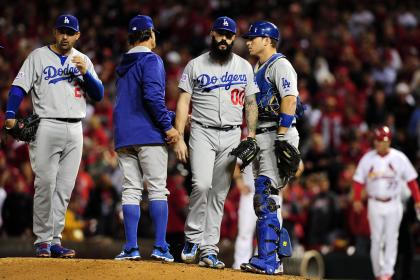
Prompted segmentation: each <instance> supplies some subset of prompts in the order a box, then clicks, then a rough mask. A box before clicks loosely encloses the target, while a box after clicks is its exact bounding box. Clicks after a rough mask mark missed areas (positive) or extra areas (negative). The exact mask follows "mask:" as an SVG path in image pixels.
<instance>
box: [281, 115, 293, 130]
mask: <svg viewBox="0 0 420 280" xmlns="http://www.w3.org/2000/svg"><path fill="white" fill-rule="evenodd" d="M294 118H295V116H293V115H288V114H285V113H280V120H279V124H280V126H283V127H287V128H289V127H291V126H292V122H293V119H294Z"/></svg>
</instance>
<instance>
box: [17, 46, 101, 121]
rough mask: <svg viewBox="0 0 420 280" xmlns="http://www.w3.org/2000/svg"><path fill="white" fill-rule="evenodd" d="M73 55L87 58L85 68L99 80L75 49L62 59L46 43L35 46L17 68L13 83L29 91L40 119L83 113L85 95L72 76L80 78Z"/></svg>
mask: <svg viewBox="0 0 420 280" xmlns="http://www.w3.org/2000/svg"><path fill="white" fill-rule="evenodd" d="M76 55H78V56H81V57H82V58H84V59H85V60H86V62H87V69H88V71H89V72H90V73H91V74H92V76H93V77H95V78H96V79H98V75H97V74H96V72H95V70H94V68H93V64H92V62H91V61H90V59H89V58H88V57H87V56H86V55H84V54H83V53H81V52H79V51H78V50H76V49H74V48H73V49H72V50H71V52H70V55H69V56H68V57H67V59H65V60H64V58H63V59H61V57H60V56H59V55H58V54H56V53H55V52H53V51H52V50H51V49H50V47H49V46H44V47H42V48H38V49H35V50H34V51H33V52H32V53H30V54H29V56H28V57H27V58H26V60H25V62H24V63H23V65H22V67H21V69H20V70H19V73H18V74H17V76H16V78H15V80H14V81H13V85H15V86H19V87H21V88H22V89H23V90H25V92H27V93H31V94H32V103H33V107H34V113H36V114H38V115H39V116H40V117H41V118H79V119H80V118H84V117H85V116H86V99H85V94H84V92H83V90H82V89H81V88H80V86H79V85H78V83H77V81H76V79H75V77H77V78H79V79H80V80H83V77H82V74H81V73H80V71H79V70H78V69H77V68H76V67H75V66H74V64H73V63H72V62H71V60H72V58H73V57H74V56H76ZM63 61H64V62H63Z"/></svg>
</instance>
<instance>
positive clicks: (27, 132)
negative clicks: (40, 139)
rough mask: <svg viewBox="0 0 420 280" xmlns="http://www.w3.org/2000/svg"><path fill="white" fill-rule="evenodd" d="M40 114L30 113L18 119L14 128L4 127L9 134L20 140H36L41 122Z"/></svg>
mask: <svg viewBox="0 0 420 280" xmlns="http://www.w3.org/2000/svg"><path fill="white" fill-rule="evenodd" d="M40 120H41V119H40V118H39V116H38V115H36V114H34V115H30V116H28V117H26V118H21V119H16V122H15V125H14V126H13V127H12V128H6V127H4V128H3V129H4V130H5V131H6V133H7V134H9V135H11V136H12V137H13V138H15V139H16V140H19V141H25V142H28V143H29V142H31V141H33V140H35V134H36V131H37V129H38V125H39V122H40Z"/></svg>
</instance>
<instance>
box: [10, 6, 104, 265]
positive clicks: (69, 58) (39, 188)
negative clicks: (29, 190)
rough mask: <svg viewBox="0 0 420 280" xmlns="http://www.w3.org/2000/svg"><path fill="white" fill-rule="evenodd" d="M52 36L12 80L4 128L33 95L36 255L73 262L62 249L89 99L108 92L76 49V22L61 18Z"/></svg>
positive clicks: (31, 146) (71, 252) (70, 253)
mask: <svg viewBox="0 0 420 280" xmlns="http://www.w3.org/2000/svg"><path fill="white" fill-rule="evenodd" d="M53 34H54V38H55V42H54V43H53V44H51V45H47V46H44V47H41V48H38V49H35V50H34V51H32V52H31V53H30V54H29V56H28V57H27V58H26V60H25V62H24V63H23V66H22V68H21V69H20V70H19V73H18V74H17V76H16V78H15V80H14V81H13V84H12V87H11V90H10V93H9V99H8V102H7V111H6V124H5V125H6V128H9V129H10V128H12V127H13V126H14V123H15V122H16V112H17V110H18V107H19V105H20V103H21V101H22V99H23V98H24V96H25V95H26V94H31V97H32V104H33V108H34V113H35V114H37V115H39V117H40V118H41V121H40V123H39V126H38V130H37V132H36V139H35V140H34V141H33V142H31V143H30V144H29V155H30V160H31V165H32V169H33V171H34V173H35V194H34V213H33V231H34V234H35V235H36V240H35V249H36V256H38V257H50V256H51V257H74V256H75V251H74V250H71V249H67V248H64V247H62V246H61V232H62V231H63V228H64V215H65V213H66V209H67V205H68V203H69V200H70V196H71V193H72V190H73V188H74V184H75V180H76V176H77V172H78V169H79V165H80V160H81V156H82V147H83V133H82V122H81V119H82V118H84V117H85V115H86V94H87V95H88V96H89V97H90V98H91V99H92V100H94V101H100V100H101V99H102V97H103V94H104V88H103V86H102V82H101V81H100V80H99V79H98V76H97V74H96V73H95V70H94V67H93V64H92V62H91V61H90V59H89V58H88V57H87V56H86V55H84V54H83V53H81V52H80V51H78V50H76V49H75V48H73V46H74V45H75V43H76V42H77V40H78V39H79V37H80V31H79V22H78V19H77V18H76V17H74V16H73V15H69V14H64V15H60V16H59V17H58V18H57V19H56V21H55V29H54V31H53Z"/></svg>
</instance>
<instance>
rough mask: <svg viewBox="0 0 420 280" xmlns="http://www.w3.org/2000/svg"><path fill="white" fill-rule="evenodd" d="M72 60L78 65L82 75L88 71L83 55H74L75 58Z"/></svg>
mask: <svg viewBox="0 0 420 280" xmlns="http://www.w3.org/2000/svg"><path fill="white" fill-rule="evenodd" d="M71 62H72V63H73V64H74V65H75V66H76V67H77V69H79V71H80V73H82V75H84V74H86V72H87V65H86V61H85V60H84V59H83V58H82V57H81V56H78V55H75V56H73V58H72V59H71Z"/></svg>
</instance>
